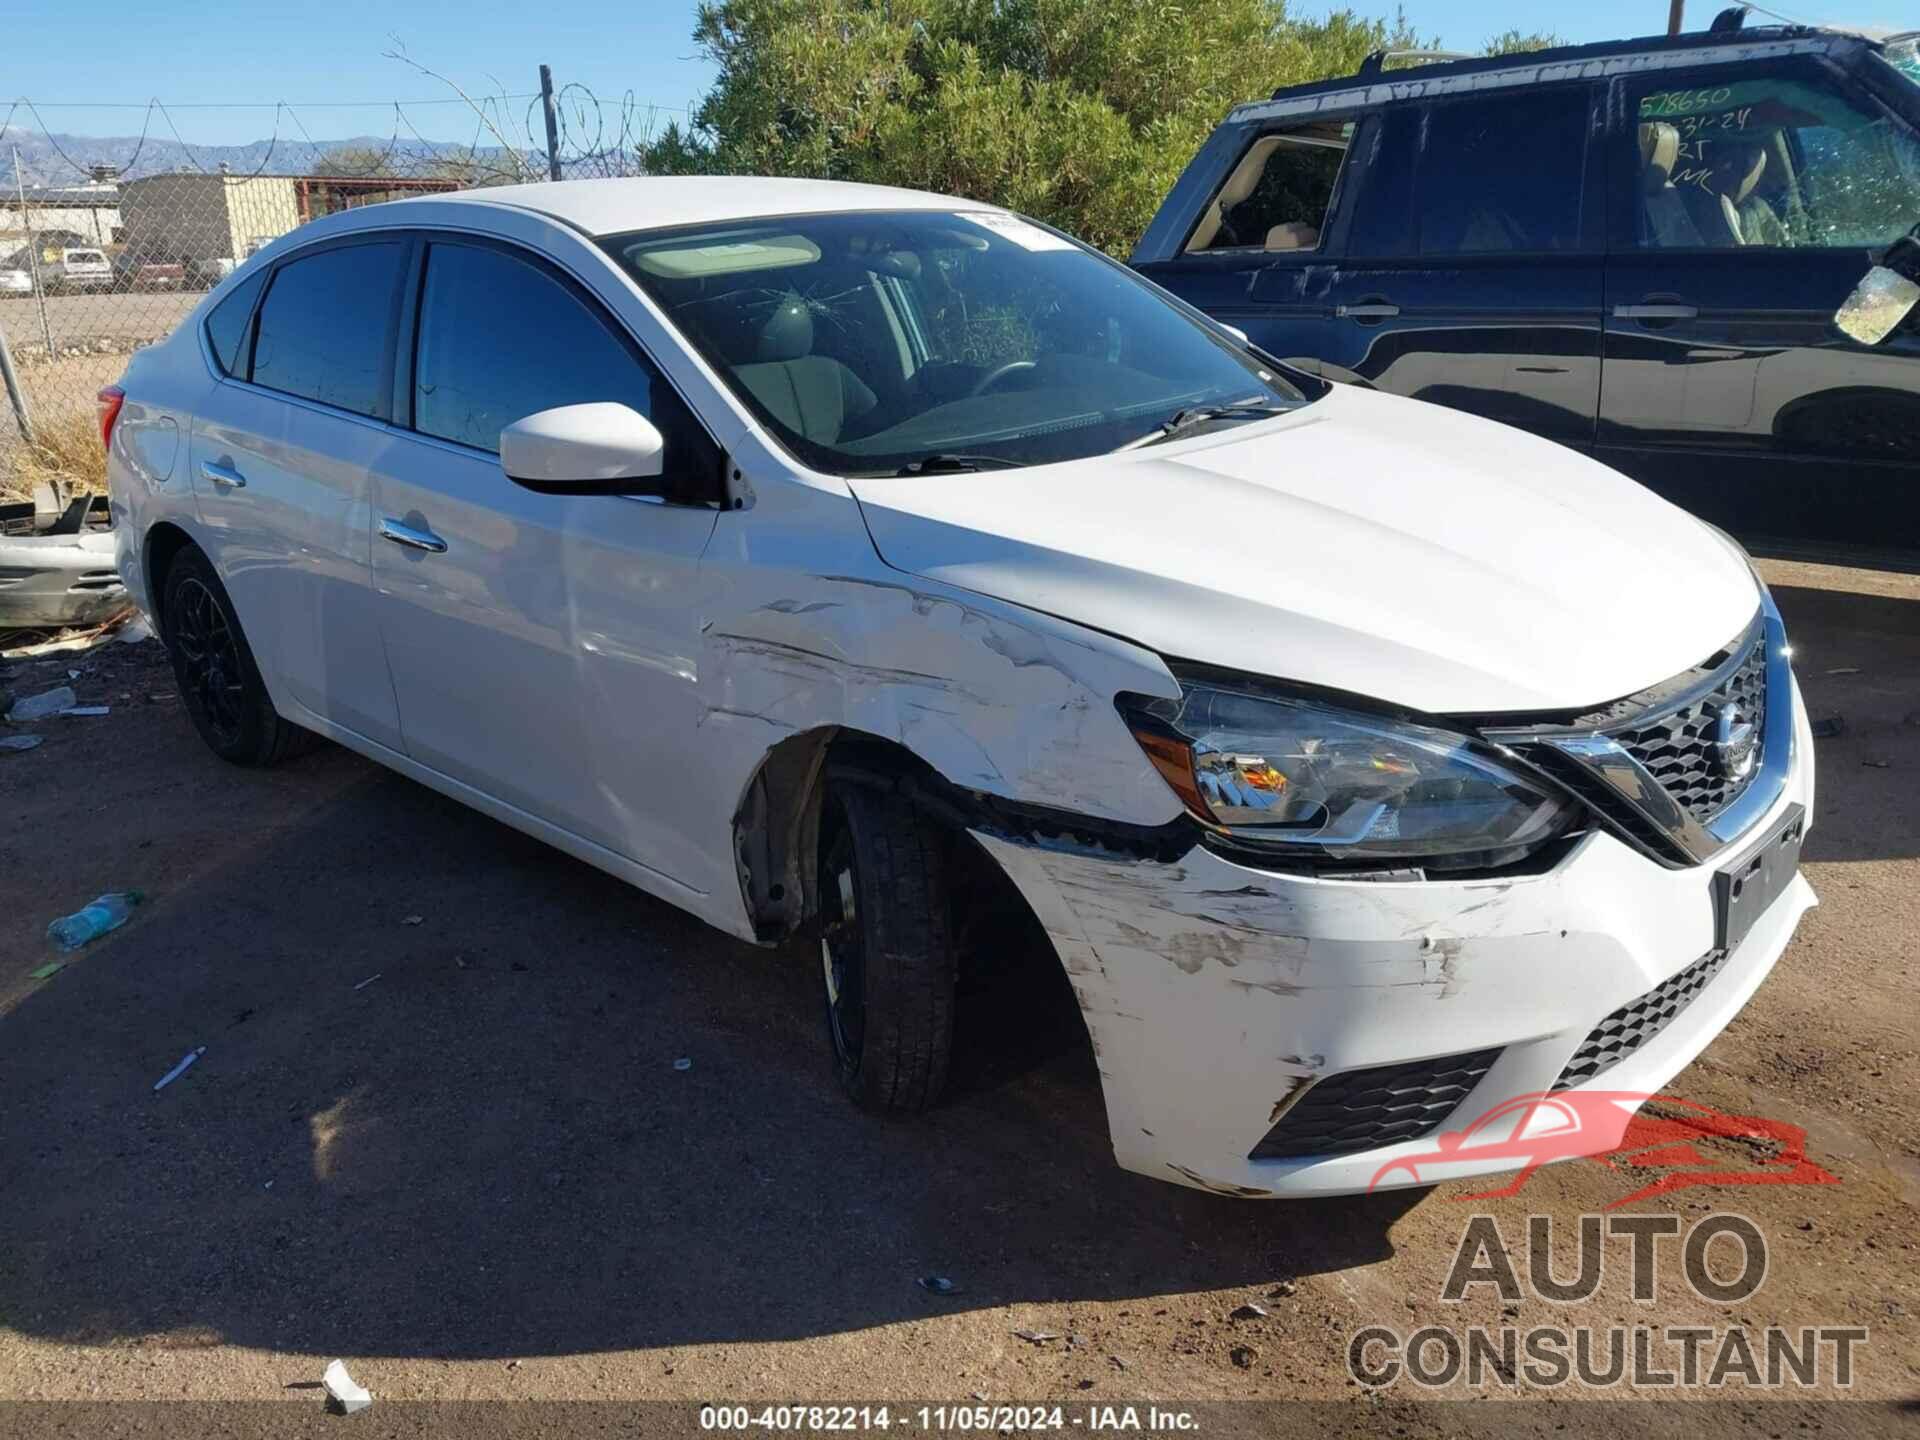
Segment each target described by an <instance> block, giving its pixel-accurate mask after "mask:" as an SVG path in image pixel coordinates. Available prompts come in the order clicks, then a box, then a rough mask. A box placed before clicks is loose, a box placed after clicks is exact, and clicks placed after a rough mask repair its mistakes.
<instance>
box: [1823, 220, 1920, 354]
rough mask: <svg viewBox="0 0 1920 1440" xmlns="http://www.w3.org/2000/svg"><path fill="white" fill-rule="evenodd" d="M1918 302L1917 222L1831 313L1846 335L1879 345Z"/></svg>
mask: <svg viewBox="0 0 1920 1440" xmlns="http://www.w3.org/2000/svg"><path fill="white" fill-rule="evenodd" d="M1916 305H1920V225H1916V226H1914V227H1913V229H1912V230H1911V231H1910V232H1908V233H1907V234H1905V235H1903V236H1901V237H1900V238H1899V239H1898V240H1896V241H1894V242H1893V244H1892V246H1891V247H1889V249H1888V250H1887V253H1886V255H1885V256H1884V257H1883V258H1882V259H1881V261H1880V263H1879V264H1878V265H1876V266H1874V267H1873V268H1872V269H1871V270H1869V271H1867V273H1866V277H1865V278H1864V279H1863V280H1861V282H1860V284H1859V285H1858V286H1857V287H1856V288H1855V290H1854V292H1853V294H1851V295H1849V296H1848V297H1847V303H1846V304H1844V305H1842V306H1841V307H1840V310H1839V313H1837V314H1836V315H1835V316H1834V317H1833V323H1834V324H1836V325H1838V326H1839V327H1840V329H1841V331H1842V332H1843V333H1845V334H1846V335H1847V337H1848V338H1849V339H1853V340H1857V341H1859V342H1860V343H1861V344H1862V345H1878V344H1879V343H1880V342H1881V341H1882V340H1884V339H1886V338H1887V336H1889V335H1891V334H1892V333H1893V332H1894V331H1895V330H1898V329H1899V328H1900V326H1901V324H1902V323H1903V322H1904V321H1905V320H1906V319H1907V317H1908V316H1909V315H1911V314H1912V313H1913V310H1914V307H1915V306H1916Z"/></svg>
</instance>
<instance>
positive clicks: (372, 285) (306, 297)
mask: <svg viewBox="0 0 1920 1440" xmlns="http://www.w3.org/2000/svg"><path fill="white" fill-rule="evenodd" d="M403 248H404V247H402V246H401V245H400V244H399V243H398V242H396V241H380V242H377V243H374V244H370V245H349V246H343V247H340V248H338V249H334V250H323V251H321V252H320V253H319V254H317V255H307V256H303V257H302V258H300V259H298V260H292V261H289V262H288V263H287V264H285V265H282V266H281V267H280V268H279V269H278V270H276V271H275V272H274V276H273V284H272V285H270V286H269V287H268V288H267V298H266V299H265V300H264V301H262V302H261V304H260V320H259V334H258V338H257V339H256V340H255V341H254V347H253V380H254V383H255V384H256V385H265V386H267V387H268V388H270V389H273V390H279V391H283V392H284V393H286V394H288V395H299V396H301V397H303V398H305V399H308V400H317V401H319V402H320V403H321V404H323V405H337V406H338V407H339V408H341V409H342V410H351V411H353V412H354V414H356V415H381V414H384V413H385V411H386V408H387V404H386V401H387V373H388V372H387V358H388V354H389V352H390V350H391V341H390V331H391V326H392V322H393V301H394V292H395V290H396V288H397V287H398V285H399V282H400V258H401V255H402V253H403Z"/></svg>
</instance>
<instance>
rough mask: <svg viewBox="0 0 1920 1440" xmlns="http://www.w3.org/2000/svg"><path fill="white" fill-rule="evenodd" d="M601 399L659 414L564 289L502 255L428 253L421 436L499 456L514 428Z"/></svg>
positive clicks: (416, 411) (446, 249)
mask: <svg viewBox="0 0 1920 1440" xmlns="http://www.w3.org/2000/svg"><path fill="white" fill-rule="evenodd" d="M599 400H614V401H618V402H620V403H621V404H624V405H629V406H631V407H632V408H633V409H635V410H637V411H639V412H640V413H641V414H642V415H647V416H652V415H653V413H654V396H653V379H652V376H651V374H650V372H649V371H648V370H647V369H646V368H645V367H644V366H642V364H641V363H640V361H639V360H638V359H636V358H635V357H634V355H633V353H632V352H631V351H630V350H629V349H628V348H627V347H626V346H625V345H623V344H622V343H621V342H620V341H619V340H617V339H615V338H614V336H613V335H612V333H611V332H609V331H608V329H607V327H606V326H605V325H604V324H602V323H601V321H600V320H599V319H597V318H596V317H595V316H593V315H591V314H589V313H588V312H587V310H586V309H585V307H584V306H583V305H582V304H581V302H580V301H579V300H577V299H575V298H574V296H573V295H572V294H571V293H570V292H569V291H568V290H567V288H566V287H565V286H564V285H562V284H561V283H560V282H559V281H558V280H556V279H554V278H553V277H552V276H550V275H548V274H547V273H546V272H545V271H543V270H540V269H538V268H537V267H535V266H533V265H529V264H527V263H526V262H524V261H521V260H516V259H515V258H514V257H513V256H511V255H506V254H503V253H502V252H500V251H498V250H491V249H481V248H478V247H475V246H469V245H435V246H433V248H432V249H431V250H429V251H428V252H427V282H426V289H425V290H424V292H423V293H422V295H421V297H420V341H419V351H418V359H417V361H416V364H415V371H414V385H413V428H414V429H416V430H419V431H421V432H422V433H424V434H427V435H437V436H439V437H440V438H441V439H443V440H455V441H458V442H459V443H460V444H462V445H472V446H474V447H475V448H476V449H480V450H492V451H496V452H497V451H498V450H499V448H500V432H501V431H502V430H503V429H505V428H506V427H507V426H509V425H511V424H513V423H514V421H516V420H524V419H525V418H526V417H527V416H529V415H533V414H536V413H538V412H539V411H542V410H550V409H552V408H554V407H555V406H558V405H584V404H587V403H589V402H591V401H599ZM656 423H659V422H658V417H656ZM667 428H668V427H666V426H664V425H663V426H662V429H663V430H664V429H667Z"/></svg>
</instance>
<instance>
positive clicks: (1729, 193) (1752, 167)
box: [1707, 140, 1767, 205]
mask: <svg viewBox="0 0 1920 1440" xmlns="http://www.w3.org/2000/svg"><path fill="white" fill-rule="evenodd" d="M1707 158H1708V159H1709V161H1710V162H1711V163H1712V166H1713V188H1714V189H1715V190H1717V191H1719V192H1720V193H1721V194H1722V195H1724V196H1726V197H1727V198H1728V199H1729V200H1731V201H1732V202H1733V203H1734V204H1736V205H1738V204H1740V203H1741V202H1742V201H1743V200H1745V199H1746V198H1747V197H1748V196H1749V195H1751V194H1753V189H1754V186H1756V185H1758V184H1759V183H1760V177H1761V176H1762V175H1763V174H1765V173H1766V169H1767V152H1766V149H1765V147H1764V146H1761V145H1758V144H1752V143H1743V142H1740V141H1722V140H1716V141H1714V142H1713V144H1712V148H1711V149H1710V151H1709V152H1708V157H1707Z"/></svg>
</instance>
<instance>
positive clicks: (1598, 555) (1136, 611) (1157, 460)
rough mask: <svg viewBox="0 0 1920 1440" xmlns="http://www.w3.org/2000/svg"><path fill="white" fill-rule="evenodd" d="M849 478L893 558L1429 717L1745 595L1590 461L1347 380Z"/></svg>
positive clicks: (1642, 647) (1673, 642)
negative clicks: (1039, 455)
mask: <svg viewBox="0 0 1920 1440" xmlns="http://www.w3.org/2000/svg"><path fill="white" fill-rule="evenodd" d="M852 487H853V491H854V494H855V495H856V497H857V498H858V500H859V502H860V506H861V509H862V512H863V513H864V514H865V516H866V520H867V524H868V528H869V529H870V530H871V532H872V535H873V538H874V543H875V545H876V546H877V547H878V549H879V552H880V555H881V557H882V558H883V559H884V560H885V561H886V562H887V564H889V565H890V566H892V567H893V568H895V569H897V570H901V571H904V572H906V573H908V574H912V575H919V576H924V577H927V578H929V579H933V580H938V581H942V582H944V583H947V584H951V585H956V586H960V587H962V588H964V589H967V590H972V591H975V592H977V593H980V594H983V595H990V596H994V597H996V598H999V599H1002V600H1007V601H1011V602H1013V603H1015V604H1019V605H1023V606H1027V607H1029V608H1031V609H1035V610H1041V611H1045V612H1047V613H1049V614H1052V615H1056V616H1059V617H1061V618H1063V619H1067V620H1071V621H1074V622H1077V623H1079V624H1082V625H1087V626H1090V627H1092V628H1094V629H1097V630H1103V631H1106V632H1108V633H1110V634H1113V635H1118V636H1121V637H1123V638H1125V639H1128V640H1132V641H1134V642H1136V643H1137V644H1140V645H1143V646H1146V647H1147V648H1149V649H1152V650H1155V651H1157V652H1159V653H1160V654H1161V655H1163V656H1166V657H1168V658H1179V659H1185V660H1191V661H1200V662H1204V663H1207V664H1211V665H1217V666H1221V667H1223V668H1227V669H1232V670H1238V671H1242V672H1246V673H1250V674H1256V675H1266V676H1274V677H1278V678H1282V679H1287V680H1294V681H1299V682H1303V683H1307V684H1312V685H1320V686H1326V687H1329V688H1332V689H1337V690H1345V691H1349V692H1353V693H1356V694H1360V695H1366V696H1371V697H1373V698H1375V699H1378V700H1383V701H1387V702H1390V703H1393V704H1397V705H1403V706H1406V707H1408V708H1411V709H1416V710H1423V711H1427V712H1429V713H1433V714H1448V713H1454V714H1460V713H1486V712H1495V711H1503V712H1505V711H1529V710H1565V709H1576V708H1585V707H1589V706H1597V705H1600V704H1604V703H1606V702H1609V701H1612V700H1616V699H1619V698H1620V697H1622V696H1625V695H1629V694H1632V693H1633V692H1634V691H1636V690H1640V689H1643V688H1645V687H1647V686H1649V685H1652V684H1654V683H1656V682H1658V681H1661V680H1664V679H1667V678H1668V677H1670V676H1672V675H1675V674H1678V673H1679V672H1680V671H1682V670H1685V669H1687V668H1688V667H1690V666H1693V665H1697V664H1698V663H1699V662H1700V661H1702V660H1704V659H1706V658H1707V657H1708V656H1709V655H1711V654H1712V653H1713V651H1714V650H1716V649H1717V648H1718V647H1720V646H1721V645H1723V644H1725V643H1726V642H1727V641H1728V640H1731V639H1733V638H1734V637H1735V636H1736V635H1737V634H1738V633H1739V632H1740V630H1741V629H1742V627H1744V626H1745V625H1746V624H1747V623H1748V622H1749V621H1750V620H1751V619H1752V618H1753V615H1754V612H1755V610H1756V608H1757V607H1758V603H1759V595H1758V589H1757V586H1756V584H1755V581H1754V579H1753V576H1752V574H1751V572H1750V571H1749V570H1748V568H1747V566H1746V564H1745V563H1744V561H1743V560H1742V559H1741V558H1740V557H1739V556H1738V555H1737V554H1736V553H1735V552H1734V550H1733V549H1732V548H1731V547H1730V546H1729V545H1728V544H1727V543H1726V542H1725V541H1724V540H1722V539H1721V538H1720V537H1719V536H1718V535H1716V534H1715V533H1714V532H1713V531H1711V530H1709V529H1708V528H1707V527H1706V526H1704V525H1702V524H1700V523H1699V522H1698V521H1696V520H1694V519H1693V518H1691V517H1690V516H1688V515H1687V514H1685V513H1684V512H1682V511H1681V510H1679V509H1677V508H1675V507H1674V506H1672V505H1670V504H1668V503H1667V502H1666V501H1664V500H1661V499H1660V498H1659V497H1657V496H1655V495H1654V494H1652V493H1651V492H1650V491H1648V490H1645V489H1643V488H1642V487H1641V486H1639V485H1636V484H1635V483H1633V482H1632V481H1630V480H1628V479H1626V478H1625V477H1623V476H1621V475H1619V474H1617V473H1616V472H1614V471H1612V470H1609V469H1608V468H1606V467H1605V466H1603V465H1600V464H1598V463H1597V462H1595V461H1593V460H1590V459H1588V458H1586V457H1584V456H1582V455H1579V454H1577V453H1575V452H1574V451H1572V450H1568V449H1566V448H1564V447H1562V446H1559V445H1556V444H1554V443H1552V442H1550V441H1546V440H1541V439H1539V438H1537V437H1535V436H1532V435H1528V434H1525V433H1523V432H1521V431H1518V430H1512V429H1508V428H1506V427H1505V426H1501V425H1495V424H1492V423H1490V422H1488V421H1484V420H1479V419H1475V418H1473V417H1471V416H1467V415H1462V414H1459V413H1457V412H1454V411H1450V410H1444V409H1441V408H1440V407H1437V406H1432V405H1426V404H1420V403H1417V402H1414V401H1409V400H1401V399H1397V398H1395V397H1392V396H1385V395H1379V394H1374V393H1370V392H1366V391H1361V390H1356V389H1353V388H1350V387H1336V388H1335V389H1334V390H1333V391H1332V392H1331V393H1330V394H1328V395H1327V396H1326V397H1325V398H1324V399H1322V400H1320V401H1318V402H1316V403H1315V404H1313V405H1311V406H1308V407H1305V408H1303V409H1302V410H1300V411H1298V412H1296V413H1294V414H1292V415H1289V416H1287V417H1285V418H1283V419H1279V420H1274V421H1263V422H1259V423H1258V424H1256V425H1252V426H1244V427H1240V428H1237V429H1234V430H1229V431H1224V432H1216V433H1215V434H1213V435H1208V436H1202V437H1199V438H1197V439H1194V440H1191V441H1175V442H1172V443H1169V444H1166V445H1164V446H1152V447H1148V448H1146V449H1143V450H1137V451H1132V452H1128V453H1125V454H1120V455H1113V456H1098V457H1094V458H1091V459H1087V460H1079V461H1074V462H1071V463H1068V464H1064V465H1051V466H1045V467H1040V468H1034V469H1025V470H1006V471H983V472H980V473H969V474H955V475H924V476H909V477H903V478H897V479H860V480H855V481H853V482H852Z"/></svg>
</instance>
